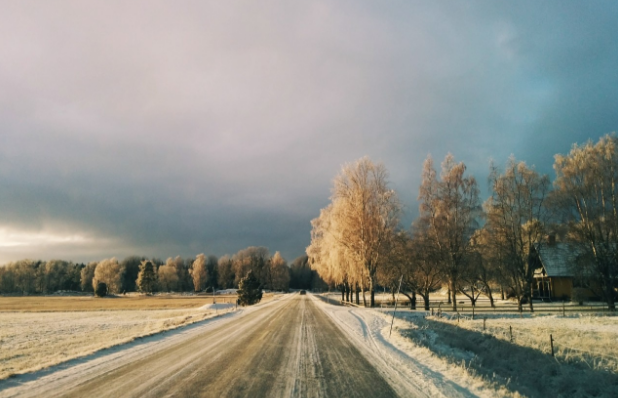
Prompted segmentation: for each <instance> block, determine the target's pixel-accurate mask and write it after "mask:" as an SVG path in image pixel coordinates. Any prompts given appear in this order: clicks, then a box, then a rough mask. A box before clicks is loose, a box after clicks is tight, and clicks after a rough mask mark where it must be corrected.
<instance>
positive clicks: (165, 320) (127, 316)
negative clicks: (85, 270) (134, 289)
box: [0, 309, 228, 379]
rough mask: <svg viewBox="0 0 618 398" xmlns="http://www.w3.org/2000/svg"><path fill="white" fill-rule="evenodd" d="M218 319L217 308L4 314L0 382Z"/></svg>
mask: <svg viewBox="0 0 618 398" xmlns="http://www.w3.org/2000/svg"><path fill="white" fill-rule="evenodd" d="M227 310H228V309H226V311H227ZM218 312H219V313H222V312H223V311H218ZM212 316H215V310H214V309H204V310H200V309H177V310H124V311H113V310H108V311H73V312H48V313H43V314H42V313H38V312H21V313H20V312H10V313H0V324H1V325H2V327H1V328H0V379H4V378H6V377H9V376H10V375H12V374H16V373H24V372H31V371H35V370H38V369H42V368H45V367H48V366H51V365H55V364H58V363H61V362H64V361H67V360H69V359H73V358H77V357H81V356H84V355H88V354H91V353H93V352H96V351H98V350H101V349H104V348H108V347H112V346H115V345H118V344H122V343H126V342H129V341H132V340H134V339H135V338H138V337H143V336H147V335H150V334H153V333H157V332H160V331H163V330H168V329H173V328H176V327H179V326H183V325H188V324H191V323H194V322H198V321H201V320H203V319H206V318H209V317H212Z"/></svg>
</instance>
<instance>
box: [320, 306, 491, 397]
mask: <svg viewBox="0 0 618 398" xmlns="http://www.w3.org/2000/svg"><path fill="white" fill-rule="evenodd" d="M311 297H312V298H313V299H314V300H315V301H316V302H319V303H320V304H319V308H321V309H322V310H323V311H324V312H325V313H326V314H328V315H329V316H330V317H331V318H332V319H333V320H334V321H335V323H336V324H337V325H338V326H339V327H340V328H341V329H342V330H343V331H344V332H345V333H346V334H347V335H348V336H349V337H350V340H351V341H352V342H353V343H354V344H355V345H356V347H357V348H358V349H359V350H360V351H361V352H362V353H363V354H364V355H365V356H366V357H367V358H368V359H369V360H370V361H371V362H372V363H373V364H374V366H376V368H377V369H378V371H379V372H380V373H381V374H382V375H383V376H384V377H385V379H386V380H387V381H388V382H389V383H390V384H391V386H392V387H393V388H394V389H395V391H397V392H398V393H399V394H400V395H402V396H409V395H414V396H427V397H477V396H478V397H494V396H496V393H497V392H496V390H495V389H493V388H485V386H483V385H479V382H478V380H473V379H471V378H470V377H469V376H468V375H467V374H466V372H465V371H462V369H461V368H459V367H456V366H453V365H452V364H449V363H448V362H447V361H445V360H443V359H440V358H438V357H436V356H434V355H433V354H432V353H431V351H429V350H428V349H426V348H423V347H419V346H416V345H415V344H413V343H412V341H411V340H410V339H408V338H406V337H404V336H402V335H401V334H400V333H399V332H398V329H399V328H400V327H405V328H407V329H409V328H416V325H414V324H412V323H410V322H407V321H405V320H402V319H395V323H394V327H393V331H392V334H390V336H389V333H390V326H391V325H390V324H391V318H389V317H388V315H386V314H384V313H381V312H380V311H379V310H376V309H370V308H361V307H353V306H352V307H350V306H347V307H344V306H333V305H329V304H326V303H325V302H323V301H322V300H318V299H317V298H316V297H315V296H313V295H311ZM391 313H392V312H391ZM419 315H421V316H422V314H419ZM429 338H431V336H429Z"/></svg>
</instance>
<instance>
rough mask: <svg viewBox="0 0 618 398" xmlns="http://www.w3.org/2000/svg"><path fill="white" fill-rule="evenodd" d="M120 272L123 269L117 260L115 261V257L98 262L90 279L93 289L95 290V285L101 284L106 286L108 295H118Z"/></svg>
mask: <svg viewBox="0 0 618 398" xmlns="http://www.w3.org/2000/svg"><path fill="white" fill-rule="evenodd" d="M122 270H123V268H122V267H121V266H120V264H119V263H118V260H116V257H113V258H110V259H105V260H102V261H100V262H99V264H97V267H96V268H95V270H94V278H93V279H92V286H93V288H94V289H96V287H97V284H98V283H99V282H102V283H105V284H106V285H107V291H108V292H109V293H115V294H117V293H120V286H121V282H122Z"/></svg>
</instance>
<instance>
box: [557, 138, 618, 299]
mask: <svg viewBox="0 0 618 398" xmlns="http://www.w3.org/2000/svg"><path fill="white" fill-rule="evenodd" d="M617 146H618V138H617V137H616V135H615V134H610V135H605V136H604V137H601V139H599V141H598V142H597V143H596V144H594V143H592V142H591V141H589V142H587V143H586V144H584V145H581V146H579V145H577V144H575V145H573V148H572V149H571V152H570V153H569V154H568V155H556V156H555V163H554V170H555V171H556V180H555V181H554V185H555V188H556V199H557V200H556V201H555V203H556V204H558V205H559V206H560V207H561V209H562V210H563V215H564V216H565V217H566V219H567V222H568V225H569V231H570V238H571V240H572V241H573V242H575V243H576V244H578V245H579V248H580V249H581V250H582V252H583V253H584V255H583V256H586V257H588V258H590V259H591V264H590V265H591V266H590V271H591V273H592V274H594V275H595V277H596V278H597V280H598V281H599V283H600V284H601V285H602V286H603V291H604V296H605V300H606V301H607V304H608V306H609V308H610V310H612V311H615V310H616V305H615V300H616V289H617V288H618V150H617Z"/></svg>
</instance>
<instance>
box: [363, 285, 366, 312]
mask: <svg viewBox="0 0 618 398" xmlns="http://www.w3.org/2000/svg"><path fill="white" fill-rule="evenodd" d="M363 306H364V307H367V297H365V285H363Z"/></svg>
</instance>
